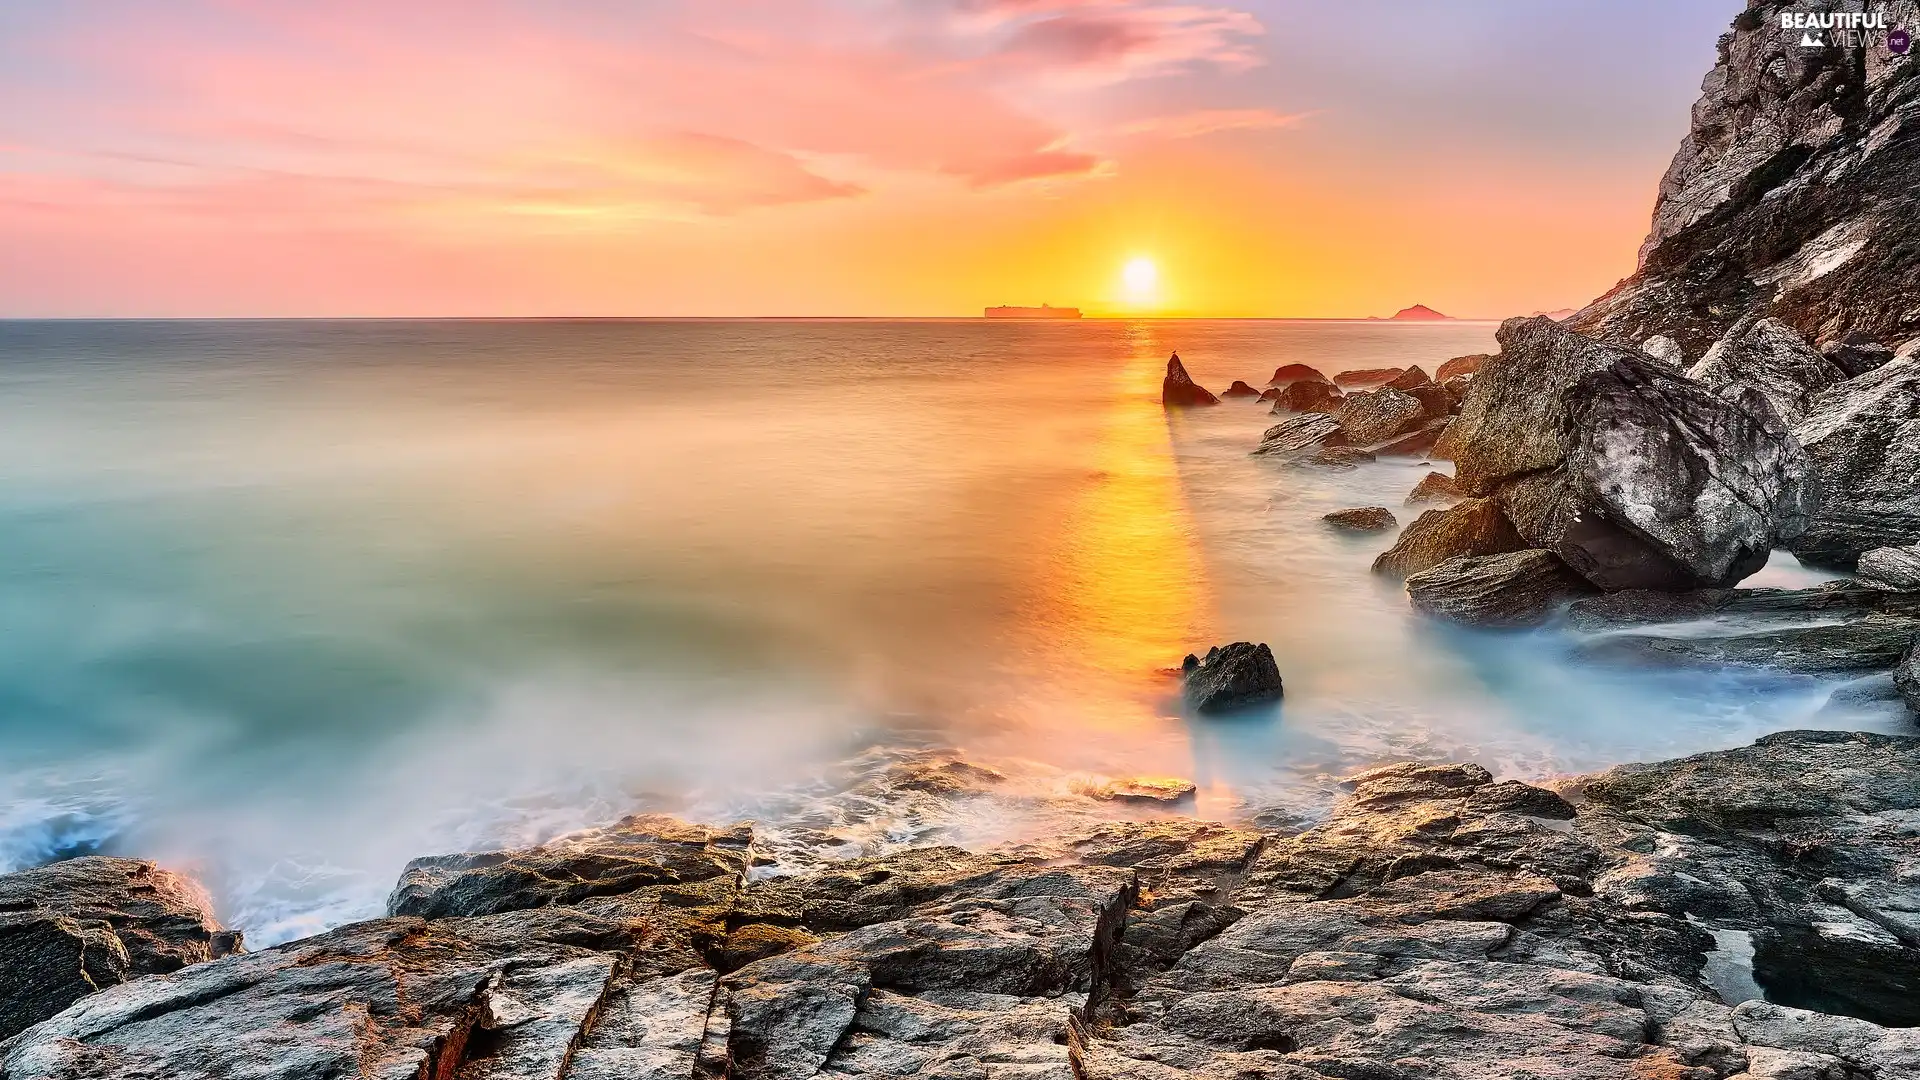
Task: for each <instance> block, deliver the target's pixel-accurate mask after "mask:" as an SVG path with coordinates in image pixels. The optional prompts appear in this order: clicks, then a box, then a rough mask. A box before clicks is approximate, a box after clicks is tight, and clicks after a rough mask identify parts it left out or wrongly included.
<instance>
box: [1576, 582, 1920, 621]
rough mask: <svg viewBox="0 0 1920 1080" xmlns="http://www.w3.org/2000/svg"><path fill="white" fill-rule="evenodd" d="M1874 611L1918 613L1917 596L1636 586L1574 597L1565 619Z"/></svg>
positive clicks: (1852, 586)
mask: <svg viewBox="0 0 1920 1080" xmlns="http://www.w3.org/2000/svg"><path fill="white" fill-rule="evenodd" d="M1876 611H1885V612H1889V613H1893V614H1911V615H1920V596H1906V595H1903V594H1900V593H1889V592H1886V591H1884V590H1881V589H1873V588H1867V587H1864V586H1862V585H1859V584H1856V583H1854V582H1850V581H1836V582H1830V583H1828V584H1825V585H1819V586H1815V587H1814V588H1810V589H1696V590H1693V591H1691V592H1679V593H1669V592H1655V591H1652V590H1647V589H1637V590H1628V591H1626V592H1617V593H1609V594H1608V595H1606V596H1595V597H1591V598H1589V599H1586V600H1581V601H1578V602H1576V603H1575V604H1574V605H1573V606H1572V607H1570V608H1568V609H1567V618H1568V621H1569V622H1571V623H1572V625H1573V626H1574V627H1576V628H1578V629H1581V630H1610V629H1616V628H1619V627H1626V626H1645V625H1648V624H1650V623H1662V622H1692V621H1698V620H1702V619H1719V618H1725V617H1739V618H1743V619H1752V618H1762V619H1779V620H1792V621H1797V622H1801V623H1805V622H1807V621H1808V619H1807V618H1806V617H1807V616H1814V617H1832V616H1847V617H1851V616H1857V615H1866V614H1870V613H1872V612H1876Z"/></svg>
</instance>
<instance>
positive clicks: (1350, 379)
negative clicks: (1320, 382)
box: [1333, 367, 1406, 388]
mask: <svg viewBox="0 0 1920 1080" xmlns="http://www.w3.org/2000/svg"><path fill="white" fill-rule="evenodd" d="M1405 370H1406V369H1405V368H1397V367H1396V368H1358V369H1356V370H1353V371H1342V372H1339V373H1338V374H1336V375H1334V377H1333V382H1334V385H1335V386H1339V387H1343V388H1350V387H1370V386H1385V385H1386V384H1387V383H1390V382H1392V381H1393V380H1395V379H1397V378H1399V377H1400V375H1401V373H1402V372H1404V371H1405Z"/></svg>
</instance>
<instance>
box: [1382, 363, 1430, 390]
mask: <svg viewBox="0 0 1920 1080" xmlns="http://www.w3.org/2000/svg"><path fill="white" fill-rule="evenodd" d="M1387 385H1388V386H1389V387H1391V388H1392V389H1395V390H1400V391H1408V390H1412V389H1413V388H1415V387H1418V386H1433V385H1434V381H1433V380H1432V379H1430V378H1428V377H1427V373H1426V372H1425V371H1424V370H1422V369H1421V367H1420V365H1418V364H1414V365H1412V366H1410V367H1408V368H1407V369H1406V370H1405V371H1402V372H1401V373H1400V374H1398V375H1396V376H1394V377H1393V379H1392V380H1390V381H1389V382H1388V383H1387Z"/></svg>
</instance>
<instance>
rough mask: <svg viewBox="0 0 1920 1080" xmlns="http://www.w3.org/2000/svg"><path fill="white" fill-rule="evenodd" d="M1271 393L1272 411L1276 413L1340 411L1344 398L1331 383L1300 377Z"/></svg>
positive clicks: (1338, 389)
mask: <svg viewBox="0 0 1920 1080" xmlns="http://www.w3.org/2000/svg"><path fill="white" fill-rule="evenodd" d="M1269 393H1272V394H1273V399H1272V400H1273V411H1274V412H1275V413H1276V414H1278V413H1308V412H1323V413H1334V412H1339V411H1340V403H1341V402H1342V401H1344V400H1345V399H1346V395H1344V394H1343V393H1341V391H1340V388H1339V387H1337V386H1335V385H1333V384H1332V383H1324V382H1313V381H1310V380H1306V379H1302V380H1300V381H1298V382H1291V383H1288V384H1287V385H1285V386H1283V387H1281V388H1280V389H1279V390H1277V391H1269Z"/></svg>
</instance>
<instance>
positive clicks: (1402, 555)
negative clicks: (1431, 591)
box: [1373, 481, 1527, 577]
mask: <svg viewBox="0 0 1920 1080" xmlns="http://www.w3.org/2000/svg"><path fill="white" fill-rule="evenodd" d="M1422 483H1424V481H1422ZM1526 546H1527V543H1526V541H1525V540H1523V539H1521V537H1520V534H1519V533H1518V532H1515V531H1514V528H1513V523H1512V522H1510V521H1508V520H1507V516H1506V514H1504V513H1502V512H1501V510H1500V505H1499V504H1498V503H1496V502H1494V501H1493V500H1492V499H1468V500H1466V501H1465V502H1462V503H1460V504H1458V505H1456V506H1450V507H1448V508H1446V509H1444V510H1429V511H1427V512H1426V513H1424V514H1421V515H1420V516H1419V517H1417V518H1415V519H1414V522H1413V524H1411V525H1409V526H1407V528H1406V531H1405V532H1402V533H1401V534H1400V538H1399V539H1398V540H1395V541H1394V544H1393V546H1392V547H1390V548H1388V549H1387V550H1386V551H1383V552H1381V553H1380V557H1379V558H1377V559H1375V560H1374V561H1373V572H1374V573H1376V574H1387V575H1390V576H1397V577H1405V576H1407V575H1408V574H1417V573H1419V572H1421V571H1422V570H1427V569H1431V568H1432V567H1435V566H1438V565H1440V564H1441V563H1443V562H1446V561H1448V560H1449V559H1458V558H1462V557H1470V556H1482V555H1500V554H1504V553H1506V552H1509V551H1521V550H1524V549H1525V548H1526Z"/></svg>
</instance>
